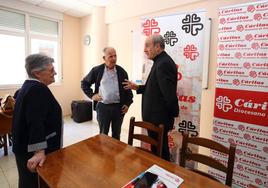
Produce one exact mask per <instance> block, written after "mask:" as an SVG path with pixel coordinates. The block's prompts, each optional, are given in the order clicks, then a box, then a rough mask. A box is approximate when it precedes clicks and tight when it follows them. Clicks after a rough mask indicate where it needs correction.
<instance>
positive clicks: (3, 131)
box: [0, 109, 13, 156]
mask: <svg viewBox="0 0 268 188" xmlns="http://www.w3.org/2000/svg"><path fill="white" fill-rule="evenodd" d="M12 119H13V111H12V110H10V111H5V112H3V111H2V110H1V109H0V139H2V140H3V147H4V155H5V156H6V155H7V154H8V148H7V146H8V144H7V143H8V136H7V135H8V134H10V133H11V127H12Z"/></svg>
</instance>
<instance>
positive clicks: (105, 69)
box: [104, 66, 116, 72]
mask: <svg viewBox="0 0 268 188" xmlns="http://www.w3.org/2000/svg"><path fill="white" fill-rule="evenodd" d="M104 67H105V68H104V71H105V72H107V71H114V72H116V67H115V66H114V68H113V69H108V68H107V67H106V66H104Z"/></svg>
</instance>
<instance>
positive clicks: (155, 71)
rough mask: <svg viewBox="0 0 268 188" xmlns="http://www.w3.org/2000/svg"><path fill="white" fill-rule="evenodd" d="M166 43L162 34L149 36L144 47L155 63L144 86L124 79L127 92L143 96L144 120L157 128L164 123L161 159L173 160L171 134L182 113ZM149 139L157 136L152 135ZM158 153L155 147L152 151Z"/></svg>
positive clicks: (174, 70)
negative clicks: (170, 151)
mask: <svg viewBox="0 0 268 188" xmlns="http://www.w3.org/2000/svg"><path fill="white" fill-rule="evenodd" d="M164 50H165V41H164V39H163V37H162V36H161V35H151V36H149V37H148V38H147V39H146V41H145V45H144V52H145V54H146V55H147V57H148V59H151V60H153V61H154V63H153V67H152V69H151V72H150V74H149V76H148V79H147V81H146V83H145V85H136V84H134V83H133V82H130V81H128V80H125V82H124V83H123V84H124V85H125V86H124V88H125V89H134V90H137V94H143V96H142V118H143V121H147V122H150V123H153V124H155V125H157V126H158V125H159V124H164V139H163V148H162V158H163V159H166V160H168V161H169V160H170V153H169V147H168V132H169V131H170V130H171V129H172V128H173V123H174V117H177V116H178V114H179V106H178V98H177V95H176V90H177V68H176V65H175V63H174V61H173V60H172V58H171V57H170V56H169V55H168V54H167V53H166V52H165V51H164ZM148 134H149V136H151V137H153V138H154V137H156V135H155V134H154V133H152V132H150V131H149V132H148ZM151 149H152V151H153V152H156V148H154V147H152V148H151Z"/></svg>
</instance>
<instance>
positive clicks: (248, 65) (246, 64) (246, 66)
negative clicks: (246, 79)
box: [243, 62, 251, 69]
mask: <svg viewBox="0 0 268 188" xmlns="http://www.w3.org/2000/svg"><path fill="white" fill-rule="evenodd" d="M243 67H244V68H246V69H249V68H250V67H251V65H250V63H249V62H245V63H244V64H243Z"/></svg>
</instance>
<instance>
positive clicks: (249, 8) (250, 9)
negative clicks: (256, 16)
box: [247, 5, 255, 12]
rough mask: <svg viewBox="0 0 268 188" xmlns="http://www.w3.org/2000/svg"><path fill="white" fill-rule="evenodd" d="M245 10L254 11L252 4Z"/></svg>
mask: <svg viewBox="0 0 268 188" xmlns="http://www.w3.org/2000/svg"><path fill="white" fill-rule="evenodd" d="M247 10H248V12H254V11H255V7H254V5H249V6H248V8H247Z"/></svg>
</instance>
